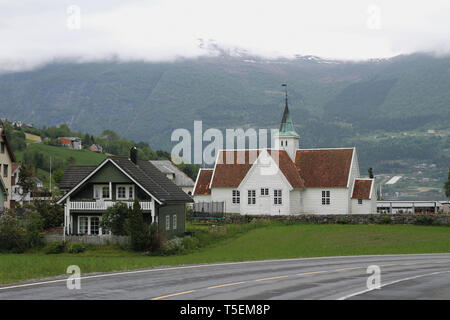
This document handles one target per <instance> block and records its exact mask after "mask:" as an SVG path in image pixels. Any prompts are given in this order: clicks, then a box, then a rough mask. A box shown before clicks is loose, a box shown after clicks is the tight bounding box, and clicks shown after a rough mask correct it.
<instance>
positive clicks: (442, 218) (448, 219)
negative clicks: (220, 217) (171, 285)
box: [197, 214, 450, 226]
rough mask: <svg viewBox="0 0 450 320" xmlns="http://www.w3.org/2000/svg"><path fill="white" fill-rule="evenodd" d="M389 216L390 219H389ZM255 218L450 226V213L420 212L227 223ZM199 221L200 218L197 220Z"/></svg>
mask: <svg viewBox="0 0 450 320" xmlns="http://www.w3.org/2000/svg"><path fill="white" fill-rule="evenodd" d="M387 217H389V218H390V219H388V218H387ZM253 219H261V220H275V221H283V222H292V223H313V224H334V223H347V224H380V223H387V221H386V219H387V220H389V223H391V224H431V225H442V226H450V215H419V214H326V215H316V214H299V215H273V216H268V215H233V216H226V218H225V220H224V222H225V223H236V224H239V223H249V222H251V221H252V220H253ZM197 221H198V220H197ZM424 222H425V223H424Z"/></svg>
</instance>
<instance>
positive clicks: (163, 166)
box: [150, 160, 195, 187]
mask: <svg viewBox="0 0 450 320" xmlns="http://www.w3.org/2000/svg"><path fill="white" fill-rule="evenodd" d="M150 163H151V164H153V165H154V166H155V167H156V168H158V170H159V171H161V172H162V173H164V174H168V173H173V174H174V175H175V180H174V182H175V184H176V185H177V186H179V187H193V186H194V184H195V183H194V181H193V180H192V179H191V178H190V177H189V176H187V175H186V174H185V173H184V172H183V171H181V170H180V169H178V167H177V166H175V165H174V164H173V163H172V162H171V161H170V160H150Z"/></svg>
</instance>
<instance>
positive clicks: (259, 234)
mask: <svg viewBox="0 0 450 320" xmlns="http://www.w3.org/2000/svg"><path fill="white" fill-rule="evenodd" d="M188 231H194V232H196V236H197V237H198V238H199V239H200V242H201V243H202V247H201V248H199V249H196V250H194V251H193V252H191V253H188V254H184V255H178V256H166V257H163V256H144V255H142V254H140V253H135V252H130V251H125V250H121V249H118V248H117V247H114V246H105V247H96V248H92V249H90V250H87V251H86V252H84V253H81V254H57V255H45V254H43V253H42V252H39V251H36V252H30V253H26V254H0V283H11V282H17V281H22V280H26V279H32V278H43V277H49V276H56V275H61V274H64V273H65V271H66V268H67V267H68V266H69V265H73V264H75V265H78V266H79V267H80V268H81V272H82V273H91V272H106V271H118V270H131V269H139V268H146V267H154V266H162V265H181V264H194V263H212V262H220V261H245V260H264V259H282V258H300V257H320V256H339V255H364V254H401V253H410V254H413V253H442V252H450V236H449V235H450V229H449V227H435V226H430V227H428V226H414V225H338V224H336V225H312V224H295V225H283V224H280V223H275V222H271V223H258V224H255V225H252V224H247V225H228V226H225V227H219V228H212V227H208V226H201V225H192V224H188Z"/></svg>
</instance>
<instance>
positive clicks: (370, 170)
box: [368, 168, 373, 179]
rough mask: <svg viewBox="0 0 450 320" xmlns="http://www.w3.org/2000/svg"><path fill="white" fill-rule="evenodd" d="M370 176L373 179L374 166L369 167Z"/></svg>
mask: <svg viewBox="0 0 450 320" xmlns="http://www.w3.org/2000/svg"><path fill="white" fill-rule="evenodd" d="M368 171H369V178H370V179H373V170H372V168H369V170H368Z"/></svg>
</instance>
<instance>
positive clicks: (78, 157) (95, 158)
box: [15, 143, 106, 165]
mask: <svg viewBox="0 0 450 320" xmlns="http://www.w3.org/2000/svg"><path fill="white" fill-rule="evenodd" d="M27 149H31V150H36V151H39V152H41V153H44V154H46V155H47V156H51V157H52V158H53V159H61V160H67V159H69V158H70V157H73V158H74V159H75V164H76V165H97V164H99V163H100V162H101V161H102V160H104V159H105V158H106V155H105V154H102V153H95V152H91V151H89V150H72V149H69V148H65V147H56V146H50V145H47V144H43V143H31V144H29V145H28V147H27ZM23 154H24V152H23V151H21V152H16V153H15V155H16V157H17V160H18V161H21V160H22V159H23Z"/></svg>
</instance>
